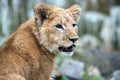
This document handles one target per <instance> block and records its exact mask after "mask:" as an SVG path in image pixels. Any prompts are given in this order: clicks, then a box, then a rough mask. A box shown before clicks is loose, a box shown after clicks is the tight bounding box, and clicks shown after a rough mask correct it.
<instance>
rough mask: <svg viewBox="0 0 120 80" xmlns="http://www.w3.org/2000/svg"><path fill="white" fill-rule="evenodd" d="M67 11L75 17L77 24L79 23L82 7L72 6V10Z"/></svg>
mask: <svg viewBox="0 0 120 80" xmlns="http://www.w3.org/2000/svg"><path fill="white" fill-rule="evenodd" d="M67 10H68V11H69V13H70V14H71V15H73V17H74V20H75V21H76V22H78V21H79V15H80V11H81V8H80V6H79V5H77V4H75V5H73V6H71V7H70V8H68V9H67Z"/></svg>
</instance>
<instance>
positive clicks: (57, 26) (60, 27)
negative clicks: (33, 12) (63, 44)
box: [55, 24, 63, 29]
mask: <svg viewBox="0 0 120 80" xmlns="http://www.w3.org/2000/svg"><path fill="white" fill-rule="evenodd" d="M55 27H56V28H58V29H63V26H62V25H60V24H57V25H56V26H55Z"/></svg>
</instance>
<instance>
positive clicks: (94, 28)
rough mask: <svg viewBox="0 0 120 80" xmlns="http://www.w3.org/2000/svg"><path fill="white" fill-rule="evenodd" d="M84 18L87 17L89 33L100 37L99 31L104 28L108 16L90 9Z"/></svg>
mask: <svg viewBox="0 0 120 80" xmlns="http://www.w3.org/2000/svg"><path fill="white" fill-rule="evenodd" d="M84 18H85V23H86V31H87V33H89V34H92V35H95V36H98V37H99V34H98V33H99V32H100V30H101V28H102V25H103V22H104V19H105V18H106V16H105V15H104V14H102V13H98V12H92V11H91V12H90V11H89V12H86V13H85V14H84Z"/></svg>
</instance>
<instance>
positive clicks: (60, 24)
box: [0, 4, 80, 80]
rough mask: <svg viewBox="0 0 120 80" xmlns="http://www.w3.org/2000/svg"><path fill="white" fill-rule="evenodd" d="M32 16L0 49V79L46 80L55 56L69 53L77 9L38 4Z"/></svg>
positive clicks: (73, 36)
mask: <svg viewBox="0 0 120 80" xmlns="http://www.w3.org/2000/svg"><path fill="white" fill-rule="evenodd" d="M34 14H35V15H34V18H31V19H30V20H28V21H27V22H25V23H24V24H22V25H21V26H20V27H19V28H18V29H17V30H16V31H15V32H14V33H13V34H11V35H10V36H9V38H8V39H7V40H6V42H5V43H4V44H3V45H2V46H1V47H0V80H50V77H51V73H52V70H53V64H54V58H55V56H56V54H57V53H63V54H69V55H71V54H72V53H73V48H74V47H75V45H76V44H75V42H76V41H77V39H78V35H77V30H78V27H77V23H78V20H79V15H80V7H79V6H78V5H73V6H72V7H70V8H68V9H62V8H58V7H55V6H50V5H46V4H39V5H37V6H35V8H34Z"/></svg>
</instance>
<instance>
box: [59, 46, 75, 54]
mask: <svg viewBox="0 0 120 80" xmlns="http://www.w3.org/2000/svg"><path fill="white" fill-rule="evenodd" d="M74 47H75V45H72V46H69V47H64V46H61V47H59V48H58V49H59V51H60V52H73V48H74Z"/></svg>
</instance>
